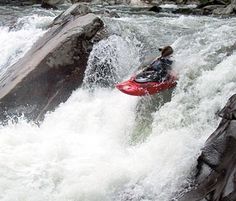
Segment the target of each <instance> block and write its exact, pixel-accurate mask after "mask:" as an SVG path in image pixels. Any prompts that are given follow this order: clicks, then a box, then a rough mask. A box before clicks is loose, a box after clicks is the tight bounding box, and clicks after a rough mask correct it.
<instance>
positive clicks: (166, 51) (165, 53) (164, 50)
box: [159, 46, 174, 57]
mask: <svg viewBox="0 0 236 201" xmlns="http://www.w3.org/2000/svg"><path fill="white" fill-rule="evenodd" d="M159 50H160V51H161V57H168V56H170V55H171V54H173V52H174V51H173V49H172V47H171V46H166V47H163V48H159Z"/></svg>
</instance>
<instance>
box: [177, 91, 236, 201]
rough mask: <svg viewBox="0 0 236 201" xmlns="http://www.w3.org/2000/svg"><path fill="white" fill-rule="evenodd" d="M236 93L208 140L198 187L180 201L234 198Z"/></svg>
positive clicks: (196, 182) (235, 175)
mask: <svg viewBox="0 0 236 201" xmlns="http://www.w3.org/2000/svg"><path fill="white" fill-rule="evenodd" d="M235 114H236V94H235V95H233V96H232V97H231V98H230V99H229V100H228V102H227V104H226V106H225V107H224V108H223V109H222V110H221V111H220V113H219V116H221V117H222V120H221V122H220V124H219V126H218V128H217V129H216V130H215V132H213V133H212V135H211V136H210V137H209V138H208V139H207V141H206V143H205V146H204V147H203V149H202V153H201V155H200V156H199V158H198V165H197V174H196V180H195V187H194V188H193V189H192V190H190V191H189V192H187V193H185V194H184V195H183V196H182V197H181V198H180V199H179V201H189V200H191V201H198V200H202V199H204V198H205V199H207V200H210V201H226V200H227V201H235V198H236V172H235V170H236V116H235Z"/></svg>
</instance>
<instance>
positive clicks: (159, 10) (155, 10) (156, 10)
mask: <svg viewBox="0 0 236 201" xmlns="http://www.w3.org/2000/svg"><path fill="white" fill-rule="evenodd" d="M161 10H162V9H161V7H159V6H153V7H151V8H150V9H149V11H153V12H156V13H159V12H161Z"/></svg>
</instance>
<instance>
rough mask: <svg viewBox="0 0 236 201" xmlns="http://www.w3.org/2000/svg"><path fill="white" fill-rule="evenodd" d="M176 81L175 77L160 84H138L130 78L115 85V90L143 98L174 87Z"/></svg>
mask: <svg viewBox="0 0 236 201" xmlns="http://www.w3.org/2000/svg"><path fill="white" fill-rule="evenodd" d="M176 81H177V77H176V76H170V78H169V79H168V80H166V81H162V82H144V83H139V82H136V81H135V79H134V77H132V78H131V79H129V80H127V81H124V82H121V83H119V84H117V85H116V88H117V89H119V90H120V91H121V92H123V93H125V94H128V95H132V96H145V95H153V94H156V93H159V92H161V91H164V90H167V89H170V88H172V87H175V86H176V84H177V82H176Z"/></svg>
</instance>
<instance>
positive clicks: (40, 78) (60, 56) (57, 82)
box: [0, 12, 103, 120]
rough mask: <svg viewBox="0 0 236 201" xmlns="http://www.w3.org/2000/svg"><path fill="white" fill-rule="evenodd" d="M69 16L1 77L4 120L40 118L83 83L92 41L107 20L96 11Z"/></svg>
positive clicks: (1, 100)
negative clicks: (23, 116) (15, 116)
mask: <svg viewBox="0 0 236 201" xmlns="http://www.w3.org/2000/svg"><path fill="white" fill-rule="evenodd" d="M72 13H74V12H72ZM68 15H71V12H69V14H68ZM63 17H65V16H64V15H63ZM65 19H66V20H65V21H63V20H61V21H60V23H56V24H54V26H53V27H52V28H51V29H50V30H49V31H48V32H47V33H46V34H45V35H44V36H43V37H41V38H40V39H39V40H38V41H37V42H36V43H35V44H34V45H33V47H32V48H31V50H30V51H28V52H27V53H26V54H25V56H24V57H23V58H22V59H20V60H19V61H18V62H17V63H16V64H14V65H12V66H11V67H9V68H8V71H7V72H6V74H5V75H4V76H3V77H1V78H0V117H1V119H6V117H7V116H8V115H10V116H12V115H16V114H22V113H23V114H24V115H25V116H26V117H27V118H28V119H32V120H40V119H42V118H43V115H44V114H45V112H47V111H51V110H53V109H55V107H56V106H57V105H58V104H59V103H61V102H64V101H66V100H67V98H68V97H69V96H70V95H71V93H72V91H73V90H75V89H76V88H78V87H79V86H80V84H81V83H82V80H83V76H84V71H85V69H86V66H87V60H88V56H89V53H90V51H91V49H92V45H93V44H92V40H93V38H94V36H95V35H96V33H97V32H98V31H99V30H100V29H101V28H102V27H103V22H102V21H101V20H100V18H98V17H97V16H96V15H94V14H92V13H89V14H87V15H84V16H75V15H73V17H66V18H65ZM68 19H70V20H68Z"/></svg>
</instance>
